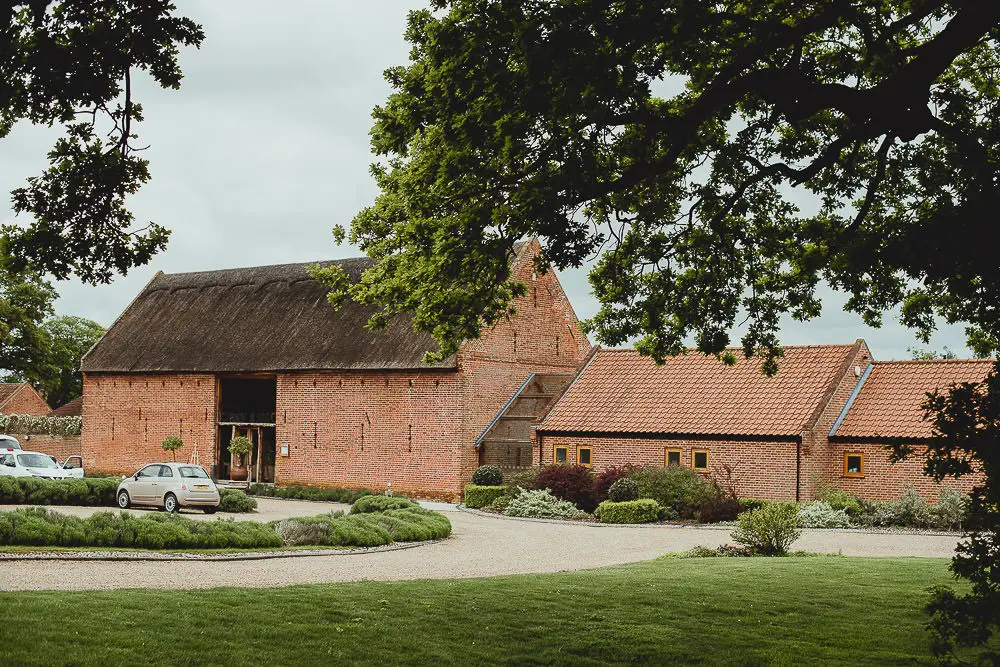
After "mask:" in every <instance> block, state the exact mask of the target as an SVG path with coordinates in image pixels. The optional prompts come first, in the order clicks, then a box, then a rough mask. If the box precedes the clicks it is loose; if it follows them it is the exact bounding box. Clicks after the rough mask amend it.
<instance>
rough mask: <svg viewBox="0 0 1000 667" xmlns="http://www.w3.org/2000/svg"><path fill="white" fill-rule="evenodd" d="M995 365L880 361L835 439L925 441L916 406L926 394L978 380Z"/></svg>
mask: <svg viewBox="0 0 1000 667" xmlns="http://www.w3.org/2000/svg"><path fill="white" fill-rule="evenodd" d="M992 366H993V362H992V361H990V360H985V359H945V360H940V359H939V360H933V361H880V362H876V363H875V364H874V365H873V366H872V370H871V374H870V375H869V376H868V379H867V380H865V384H864V386H862V387H861V391H860V392H858V396H857V398H856V399H855V400H854V403H852V404H851V406H850V408H849V409H848V411H847V416H846V417H845V418H844V421H843V422H842V423H841V424H840V426H839V427H838V428H837V430H836V431H835V432H834V434H833V435H835V436H836V437H838V438H840V437H843V438H929V437H930V436H931V424H930V422H927V421H924V411H923V409H922V408H921V407H920V405H921V404H922V403H923V401H924V399H925V398H926V397H927V393H928V392H931V391H934V390H935V389H946V388H948V386H949V385H952V384H955V383H958V382H979V381H981V380H982V379H983V378H984V377H986V374H987V373H988V372H989V370H990V368H991V367H992Z"/></svg>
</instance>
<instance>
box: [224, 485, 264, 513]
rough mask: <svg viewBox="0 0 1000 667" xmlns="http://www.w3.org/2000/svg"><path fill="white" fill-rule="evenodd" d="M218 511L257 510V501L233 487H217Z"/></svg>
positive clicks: (244, 511)
mask: <svg viewBox="0 0 1000 667" xmlns="http://www.w3.org/2000/svg"><path fill="white" fill-rule="evenodd" d="M219 511H220V512H230V513H232V514H246V513H247V512H256V511H257V501H256V500H254V499H253V498H251V497H250V496H248V495H247V494H245V493H243V492H242V491H236V490H235V489H219Z"/></svg>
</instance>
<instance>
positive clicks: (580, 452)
mask: <svg viewBox="0 0 1000 667" xmlns="http://www.w3.org/2000/svg"><path fill="white" fill-rule="evenodd" d="M592 461H593V459H592V458H591V451H590V447H579V448H577V450H576V462H577V463H579V464H580V465H582V466H586V467H588V468H589V467H590V466H591V465H593V463H592Z"/></svg>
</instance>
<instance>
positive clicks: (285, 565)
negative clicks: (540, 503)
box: [0, 499, 958, 590]
mask: <svg viewBox="0 0 1000 667" xmlns="http://www.w3.org/2000/svg"><path fill="white" fill-rule="evenodd" d="M259 504H260V512H259V513H258V514H256V515H252V516H253V518H254V519H257V520H262V521H267V520H270V519H276V518H282V517H287V516H303V515H310V514H319V513H321V512H325V511H329V510H330V509H341V508H343V507H344V506H343V505H334V504H329V503H308V502H295V501H280V500H267V499H261V500H259ZM0 509H9V508H2V507H0ZM54 509H57V510H58V511H60V512H67V513H73V514H79V515H86V514H89V513H92V512H93V511H94V510H93V509H92V508H62V507H60V508H54ZM446 514H447V516H448V518H449V519H451V522H452V525H453V526H454V532H453V534H452V537H450V538H449V539H447V540H443V541H441V542H438V543H435V544H430V545H426V546H421V547H417V548H414V549H405V550H402V551H387V552H380V553H368V554H356V555H330V556H311V557H304V558H294V559H276V560H265V561H251V562H233V563H226V562H204V561H199V562H167V563H157V562H134V563H133V562H79V561H61V562H60V561H39V562H25V561H21V562H0V590H29V589H60V590H79V589H105V588H214V587H219V586H243V587H246V586H249V587H256V588H265V587H272V586H285V585H290V584H315V583H326V582H339V581H358V580H363V579H374V580H383V581H391V580H399V579H451V578H468V577H486V576H494V575H504V574H526V573H535V572H560V571H566V570H582V569H588V568H595V567H602V566H606V565H617V564H621V563H630V562H634V561H641V560H648V559H651V558H655V557H657V556H659V555H661V554H664V553H667V552H670V551H683V550H685V549H690V548H691V547H693V546H697V545H703V546H708V547H714V546H717V545H719V544H721V543H724V542H729V541H730V539H729V530H728V529H718V528H707V527H702V528H693V527H674V526H592V525H578V524H560V523H545V522H537V521H518V520H511V519H504V518H494V517H490V516H481V515H479V514H472V513H468V512H461V511H455V510H451V511H447V512H446ZM190 516H191V517H192V518H196V517H197V516H199V515H196V514H191V515H190ZM201 516H203V515H201ZM216 516H223V515H221V514H218V515H216ZM235 516H241V515H235ZM242 516H243V518H246V515H242ZM205 518H209V517H205ZM212 518H214V517H212ZM957 539H958V538H957V537H956V536H954V535H952V536H947V535H916V534H878V533H864V532H859V531H840V530H806V531H803V536H802V538H801V539H800V540H799V541H798V542H796V544H795V547H794V548H796V549H804V550H807V551H817V552H822V553H838V552H839V553H842V554H844V555H845V556H933V557H947V556H950V555H951V554H952V552H953V551H954V549H955V544H956V542H957Z"/></svg>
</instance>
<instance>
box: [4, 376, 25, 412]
mask: <svg viewBox="0 0 1000 667" xmlns="http://www.w3.org/2000/svg"><path fill="white" fill-rule="evenodd" d="M22 384H24V383H23V382H0V406H2V405H3V404H4V403H6V402H7V401H8V400H10V397H11V396H13V395H14V392H16V391H17V390H18V389H20V388H21V385H22Z"/></svg>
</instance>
